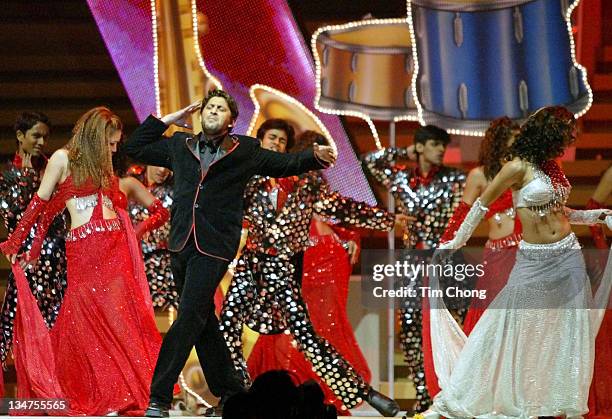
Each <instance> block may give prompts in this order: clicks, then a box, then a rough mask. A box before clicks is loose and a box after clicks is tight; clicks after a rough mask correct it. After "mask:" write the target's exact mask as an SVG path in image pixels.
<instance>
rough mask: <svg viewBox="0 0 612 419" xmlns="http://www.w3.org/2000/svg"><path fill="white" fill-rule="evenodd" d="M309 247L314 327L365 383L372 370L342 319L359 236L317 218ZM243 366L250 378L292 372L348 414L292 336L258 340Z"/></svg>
mask: <svg viewBox="0 0 612 419" xmlns="http://www.w3.org/2000/svg"><path fill="white" fill-rule="evenodd" d="M310 242H311V243H312V246H311V247H309V248H308V249H306V251H305V252H304V268H303V269H304V271H303V276H302V295H303V297H304V301H305V302H306V304H307V305H308V307H309V309H310V311H309V312H310V319H311V320H312V324H313V326H314V327H315V330H316V331H317V333H319V334H320V335H321V336H322V337H324V338H325V339H327V340H328V341H329V342H330V343H331V344H332V345H334V347H335V348H336V349H337V350H338V352H340V354H342V356H343V357H344V358H345V359H346V360H347V361H349V362H350V363H351V365H352V366H353V368H354V369H355V370H356V371H357V372H358V373H359V374H361V376H362V377H364V379H365V380H366V381H367V382H369V381H370V379H371V373H370V369H369V367H368V364H367V361H366V360H365V358H364V356H363V354H362V353H361V349H359V346H358V344H357V340H356V339H355V335H354V333H353V328H352V326H351V324H350V322H349V320H348V318H347V315H346V302H347V297H348V289H349V279H350V275H351V271H352V265H353V264H354V263H356V262H357V259H358V255H359V244H358V243H359V234H358V233H356V232H354V231H350V230H346V229H343V228H341V227H338V226H330V225H329V224H326V223H325V222H323V221H321V220H319V219H317V217H316V216H315V217H314V218H313V220H312V223H311V225H310ZM247 366H248V369H249V374H250V375H251V377H257V376H259V375H261V374H263V373H264V372H266V371H271V370H278V369H282V370H288V371H290V372H292V373H293V374H294V376H295V377H296V378H297V379H298V380H299V382H305V381H307V380H311V379H312V380H315V381H317V382H318V383H319V385H320V386H321V388H322V389H323V391H324V393H325V403H328V404H334V405H335V406H336V409H337V410H338V412H346V411H345V410H343V409H342V407H343V406H342V402H341V401H340V400H338V398H337V397H336V396H335V395H334V393H333V392H332V391H331V390H330V389H329V386H328V385H327V384H326V383H325V382H324V381H323V380H321V379H320V378H319V376H317V374H316V373H315V372H314V371H313V370H312V366H311V365H310V363H309V362H307V361H306V359H305V358H304V355H303V354H302V353H301V352H300V351H298V350H297V348H296V347H295V345H294V344H293V338H292V337H291V335H288V334H279V335H260V336H259V337H258V339H257V342H256V343H255V346H254V347H253V350H252V352H251V355H250V356H249V359H248V361H247Z"/></svg>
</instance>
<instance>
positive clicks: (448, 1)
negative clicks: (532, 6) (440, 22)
mask: <svg viewBox="0 0 612 419" xmlns="http://www.w3.org/2000/svg"><path fill="white" fill-rule="evenodd" d="M532 1H536V0H411V3H412V5H413V6H419V7H425V8H427V9H436V10H446V11H449V12H479V11H480V12H485V11H492V10H497V9H506V8H508V7H516V6H521V5H523V4H525V3H530V2H532Z"/></svg>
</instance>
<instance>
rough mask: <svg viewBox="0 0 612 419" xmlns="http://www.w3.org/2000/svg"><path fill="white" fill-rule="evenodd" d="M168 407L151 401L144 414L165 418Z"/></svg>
mask: <svg viewBox="0 0 612 419" xmlns="http://www.w3.org/2000/svg"><path fill="white" fill-rule="evenodd" d="M169 409H170V406H168V405H167V404H163V403H159V402H154V401H151V402H149V407H147V410H146V411H145V414H144V415H145V416H146V417H148V418H167V417H169V416H170V413H168V410H169Z"/></svg>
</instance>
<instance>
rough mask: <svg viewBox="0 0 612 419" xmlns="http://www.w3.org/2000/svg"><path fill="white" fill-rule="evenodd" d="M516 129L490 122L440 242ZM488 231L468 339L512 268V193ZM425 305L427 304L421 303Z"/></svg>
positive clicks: (494, 212) (428, 374)
mask: <svg viewBox="0 0 612 419" xmlns="http://www.w3.org/2000/svg"><path fill="white" fill-rule="evenodd" d="M518 131H519V127H518V125H516V124H514V123H513V122H512V121H511V120H510V119H509V118H505V117H504V118H498V119H496V120H494V121H492V122H491V125H490V126H489V128H488V129H487V132H486V133H485V137H484V139H483V141H482V143H481V145H480V151H479V153H478V163H479V165H478V167H475V168H474V169H472V170H471V171H470V173H469V174H468V177H467V181H466V183H465V189H464V192H463V199H462V201H461V203H460V204H459V206H458V207H457V209H455V212H454V213H453V216H452V218H451V219H450V221H449V223H448V226H447V227H446V230H445V231H444V234H443V235H442V237H441V239H440V242H441V243H444V242H448V241H450V240H452V238H453V237H454V236H455V232H456V231H457V229H458V228H459V226H460V225H461V223H462V222H463V220H464V219H465V216H466V214H467V213H468V212H469V210H470V208H471V207H472V205H473V204H474V201H476V199H477V198H478V197H479V196H480V195H482V193H483V192H484V190H485V189H486V188H487V186H488V185H489V183H491V180H493V178H494V177H495V175H497V173H498V172H499V171H500V169H501V168H502V165H503V164H504V162H505V158H506V156H507V154H508V151H509V147H510V145H511V144H512V142H513V141H514V137H515V136H516V134H518ZM485 218H486V220H487V225H488V227H489V239H488V240H487V242H486V243H485V250H484V253H483V260H484V261H486V262H487V266H488V267H494V269H487V270H486V271H485V275H484V276H483V277H482V278H480V279H479V280H478V282H477V284H476V287H475V288H476V289H479V290H486V298H485V299H484V300H479V299H477V298H474V299H473V300H472V304H471V306H470V308H469V310H468V312H467V315H466V317H465V320H464V322H463V331H464V332H465V334H466V335H469V334H470V332H471V331H472V329H473V328H474V326H475V325H476V323H477V322H478V319H480V316H482V314H483V313H484V311H485V309H486V308H487V306H488V305H489V303H490V302H491V301H493V299H494V298H495V296H496V295H497V293H498V292H499V291H500V290H501V289H502V288H503V286H504V285H505V283H506V279H507V277H508V274H509V273H510V270H511V269H512V266H513V265H514V261H515V256H516V249H517V246H518V244H519V242H520V241H521V222H520V220H518V219H517V218H516V214H515V211H514V207H513V204H512V191H511V190H510V189H508V190H506V191H505V192H504V193H503V194H502V195H501V196H500V197H499V198H497V199H496V200H495V202H493V203H492V204H491V205H489V211H488V212H487V214H486V215H485ZM425 304H427V301H425ZM429 320H430V318H429V310H427V309H425V310H423V337H424V343H423V352H424V361H423V362H424V364H425V378H426V382H427V390H428V391H429V394H430V395H431V396H432V397H434V396H435V395H436V394H438V392H439V391H440V387H439V386H438V380H437V378H436V375H435V371H434V367H433V358H432V353H431V339H430V336H429Z"/></svg>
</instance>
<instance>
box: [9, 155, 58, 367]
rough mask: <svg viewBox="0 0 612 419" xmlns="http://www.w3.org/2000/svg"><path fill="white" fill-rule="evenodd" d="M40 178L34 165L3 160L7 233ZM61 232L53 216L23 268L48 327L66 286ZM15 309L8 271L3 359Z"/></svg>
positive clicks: (12, 281)
mask: <svg viewBox="0 0 612 419" xmlns="http://www.w3.org/2000/svg"><path fill="white" fill-rule="evenodd" d="M40 178H41V175H40V172H39V171H38V170H37V169H32V168H21V167H18V166H16V165H15V164H14V163H13V162H11V163H9V164H7V165H6V166H5V167H4V168H3V170H2V172H1V173H0V214H1V215H2V218H3V219H4V226H5V227H6V229H7V230H8V232H9V234H10V233H11V232H12V231H13V230H14V229H15V227H16V226H17V223H18V222H19V220H20V219H21V215H22V213H23V212H24V211H25V209H26V208H27V206H28V204H29V202H30V200H31V199H32V197H33V195H34V193H35V192H36V191H37V190H38V187H39V185H40ZM35 231H36V226H35V227H34V228H32V230H31V231H30V233H29V235H28V237H27V239H26V241H25V243H24V244H23V247H22V248H21V252H25V251H27V250H29V249H30V247H31V245H32V240H33V238H34V233H35ZM65 233H66V222H65V219H64V217H63V216H60V217H57V218H56V220H55V221H54V222H53V224H52V225H51V227H50V228H49V231H48V234H47V238H46V239H45V240H44V242H43V245H42V249H41V253H40V258H39V259H38V263H37V264H36V266H35V267H34V268H33V269H32V270H31V271H27V272H26V275H27V278H28V282H29V284H30V288H31V289H32V293H33V294H34V296H35V297H36V300H37V302H38V307H39V308H40V310H41V312H42V314H43V317H44V319H45V322H46V324H47V326H48V327H51V326H52V325H53V324H54V322H55V319H56V317H57V314H58V312H59V309H60V305H61V302H62V299H63V296H64V292H65V290H66V251H65V240H64V237H65ZM16 310H17V289H16V287H15V278H14V277H13V273H12V272H11V273H9V275H8V283H7V288H6V293H5V295H4V302H3V304H2V320H1V325H0V328H1V329H2V334H1V335H0V357H1V360H2V362H3V363H4V362H5V361H6V357H7V356H8V353H9V351H10V349H11V346H12V343H13V321H14V319H15V313H16Z"/></svg>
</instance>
